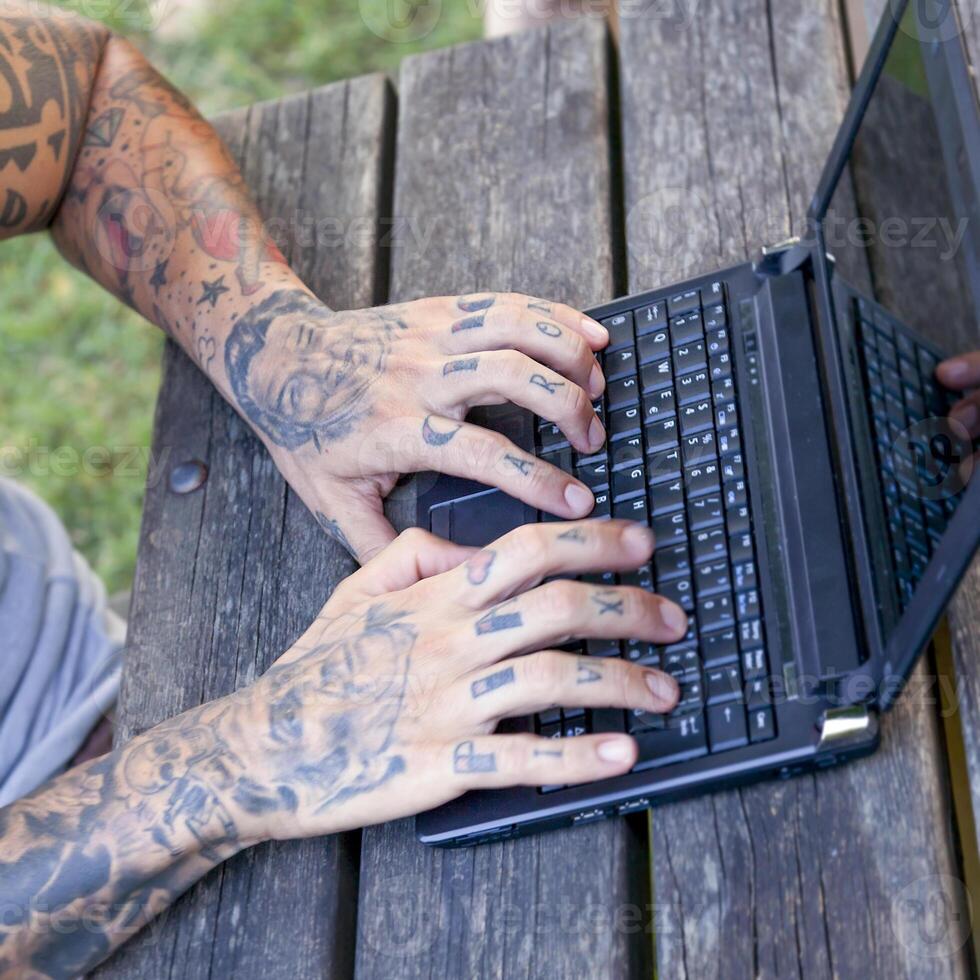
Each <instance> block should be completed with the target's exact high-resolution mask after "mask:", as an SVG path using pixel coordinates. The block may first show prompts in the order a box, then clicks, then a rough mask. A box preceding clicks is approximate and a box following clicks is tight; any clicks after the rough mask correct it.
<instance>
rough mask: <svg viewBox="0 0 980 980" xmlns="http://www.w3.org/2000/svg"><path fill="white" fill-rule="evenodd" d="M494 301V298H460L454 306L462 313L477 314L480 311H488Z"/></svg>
mask: <svg viewBox="0 0 980 980" xmlns="http://www.w3.org/2000/svg"><path fill="white" fill-rule="evenodd" d="M494 301H495V297H494V296H460V297H459V299H457V300H456V305H457V306H458V307H459V309H460V310H461V311H462V312H463V313H479V312H480V310H489V309H490V307H491V306H493V304H494Z"/></svg>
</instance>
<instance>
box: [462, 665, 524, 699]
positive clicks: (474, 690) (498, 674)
mask: <svg viewBox="0 0 980 980" xmlns="http://www.w3.org/2000/svg"><path fill="white" fill-rule="evenodd" d="M513 683H514V668H513V667H504V669H503V670H498V671H495V672H494V673H492V674H488V675H487V676H486V677H480V678H478V679H477V680H475V681H473V683H472V684H470V694H471V695H472V696H473V697H474V698H480V697H483V695H484V694H489V693H490V692H491V691H496V690H497V688H498V687H503V686H504V685H505V684H513Z"/></svg>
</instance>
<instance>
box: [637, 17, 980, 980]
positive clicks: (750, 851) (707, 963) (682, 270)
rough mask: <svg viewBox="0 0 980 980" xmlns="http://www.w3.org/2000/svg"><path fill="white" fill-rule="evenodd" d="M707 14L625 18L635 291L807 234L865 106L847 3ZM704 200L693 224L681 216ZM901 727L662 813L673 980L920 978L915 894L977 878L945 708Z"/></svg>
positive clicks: (657, 834)
mask: <svg viewBox="0 0 980 980" xmlns="http://www.w3.org/2000/svg"><path fill="white" fill-rule="evenodd" d="M698 12H699V16H698V19H697V20H696V21H695V22H694V23H693V24H691V25H689V26H688V25H679V24H678V23H677V22H672V21H670V20H664V19H656V18H650V17H644V16H643V15H642V14H640V15H638V16H635V17H631V18H627V17H626V16H623V17H622V19H621V44H622V68H621V79H622V80H623V86H622V101H623V122H624V150H625V164H624V167H625V204H626V213H627V246H628V248H629V255H630V288H631V289H633V290H638V289H643V288H650V287H653V286H656V285H660V284H666V283H669V282H670V281H672V280H676V279H678V278H680V277H682V276H684V275H689V274H691V273H694V272H707V271H709V270H710V269H712V268H713V267H719V266H721V265H722V264H725V263H727V262H732V261H739V260H743V259H745V258H747V257H749V256H751V255H752V254H754V253H755V252H756V250H757V249H758V248H759V247H760V246H761V245H763V244H765V243H766V242H770V241H777V240H779V239H782V238H784V237H786V235H787V234H788V233H789V232H790V231H791V229H793V228H794V227H796V228H798V227H799V221H800V219H801V217H802V215H803V213H804V211H805V208H806V205H807V203H808V201H809V196H810V193H811V191H812V189H813V187H814V186H815V182H816V175H817V173H818V171H819V168H820V166H821V164H822V161H823V159H824V156H825V154H826V152H827V149H828V148H829V145H830V139H831V137H832V135H833V132H834V129H835V128H836V125H837V122H838V120H839V119H840V116H841V113H842V111H843V108H844V105H845V102H846V95H847V87H848V86H847V78H846V71H845V59H844V55H843V42H842V36H841V31H840V24H839V7H838V4H837V3H835V2H832V0H822V2H819V3H805V2H803V0H787V2H780V3H778V4H777V3H772V2H769V3H766V2H764V0H738V2H736V0H713V2H710V3H705V4H701V5H700V6H699V8H698ZM685 195H689V196H690V200H693V201H694V202H696V206H695V207H694V208H693V209H690V210H688V220H687V224H686V226H684V225H680V226H678V225H677V224H671V223H670V222H669V221H664V220H663V219H662V218H661V215H662V213H663V207H664V205H665V204H666V205H674V206H675V208H676V206H677V205H680V207H683V206H684V202H685ZM681 213H682V212H681V211H680V210H677V209H675V211H674V212H673V215H672V218H675V219H676V218H677V217H678V215H679V214H681ZM658 219H660V221H659V223H654V222H656V221H657V220H658ZM678 227H681V228H682V229H683V230H682V231H680V232H678V231H677V228H678ZM661 229H665V230H664V231H661ZM883 727H884V735H883V747H882V749H881V750H880V752H879V753H878V754H877V755H876V756H875V757H873V758H871V759H868V760H864V761H862V762H859V763H854V764H852V765H849V766H845V767H842V768H840V769H838V770H835V771H832V772H827V773H824V774H821V775H820V776H819V777H807V778H803V779H796V780H792V781H790V782H788V783H785V784H779V785H773V784H767V785H762V786H758V787H752V788H749V789H746V790H741V791H733V792H726V793H718V794H714V795H712V796H710V797H705V798H702V799H699V800H696V801H693V802H690V803H685V804H679V805H674V806H669V807H665V808H662V809H660V810H657V811H654V813H653V816H652V823H653V832H654V859H655V868H654V871H655V880H654V893H655V895H656V903H657V927H658V928H657V959H658V966H659V970H660V974H661V975H662V976H669V977H676V976H691V977H697V978H698V980H702V978H706V977H728V976H749V975H762V976H787V975H802V974H806V975H808V976H810V975H813V976H822V975H827V976H830V975H834V976H857V975H865V974H870V975H873V976H913V975H918V974H919V973H920V971H921V969H922V962H923V961H922V959H921V958H920V957H921V955H922V952H923V950H922V946H921V938H922V937H921V936H920V935H919V934H918V933H917V932H916V930H917V928H918V927H919V926H920V925H921V923H920V922H918V921H917V920H916V919H915V916H914V915H912V916H911V917H910V915H909V906H907V904H906V902H905V899H907V898H912V899H921V898H922V897H923V893H926V894H930V896H931V897H937V892H936V891H935V889H934V888H932V886H931V883H934V882H936V881H941V880H942V879H941V878H940V877H938V876H942V875H950V876H955V875H957V873H958V869H957V864H956V858H955V847H954V835H953V832H952V829H951V827H950V803H949V793H948V787H947V785H946V779H945V776H946V773H945V760H944V757H943V752H942V740H941V736H940V733H939V729H938V725H937V718H936V713H935V707H934V705H931V704H922V703H918V704H913V703H909V702H903V703H902V704H901V705H900V706H899V707H898V708H896V710H895V711H893V712H892V714H891V716H889V717H888V718H887V719H886V720H885V724H884V726H883ZM945 952H947V955H944V956H940V957H938V958H934V959H930V960H929V963H928V971H929V974H930V976H935V977H942V976H962V975H965V974H966V972H967V965H966V961H965V959H964V956H963V954H962V951H961V950H957V949H952V950H948V951H945Z"/></svg>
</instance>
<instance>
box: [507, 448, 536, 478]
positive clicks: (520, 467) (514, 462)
mask: <svg viewBox="0 0 980 980" xmlns="http://www.w3.org/2000/svg"><path fill="white" fill-rule="evenodd" d="M504 459H506V460H507V462H508V463H510V465H511V466H513V467H514V469H515V470H517V471H518V472H519V473H520V474H521V476H527V475H528V473H530V472H531V467H533V466H534V464H533V463H532V462H531V461H530V460H529V459H521V458H520V456H514V455H513V454H511V453H505V454H504Z"/></svg>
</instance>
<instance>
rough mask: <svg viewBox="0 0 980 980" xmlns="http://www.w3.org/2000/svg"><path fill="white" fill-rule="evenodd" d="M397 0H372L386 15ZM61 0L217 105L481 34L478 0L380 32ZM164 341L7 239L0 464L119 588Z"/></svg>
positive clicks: (249, 11)
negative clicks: (392, 35)
mask: <svg viewBox="0 0 980 980" xmlns="http://www.w3.org/2000/svg"><path fill="white" fill-rule="evenodd" d="M161 2H162V8H158V9H164V10H165V9H166V7H167V6H168V2H167V0H161ZM389 2H390V0H361V4H363V9H364V10H365V11H367V13H368V17H369V19H370V20H371V22H372V23H375V24H376V23H377V22H378V21H377V18H378V16H379V15H380V12H381V11H383V10H384V9H386V5H387V4H388V3H389ZM58 5H59V6H63V7H69V8H72V9H76V10H80V11H84V10H86V9H89V8H94V9H92V11H91V12H92V13H97V12H98V11H99V10H106V11H111V10H113V9H116V10H117V11H119V13H117V14H116V16H112V15H111V13H110V14H109V15H107V16H105V17H104V18H103V19H104V20H105V21H106V22H107V23H109V24H110V26H112V27H113V28H115V29H117V30H119V31H120V32H121V33H126V34H128V35H129V36H131V37H132V38H133V40H134V41H135V42H136V43H137V44H139V45H140V46H141V47H142V48H143V50H144V51H145V52H146V53H147V55H148V56H149V57H150V58H151V60H152V61H153V62H154V63H155V64H156V65H157V67H158V68H160V70H161V71H163V72H164V74H166V75H167V76H168V77H169V78H170V79H171V81H173V82H174V83H175V84H176V85H177V86H178V87H179V88H181V89H182V90H183V91H185V92H186V93H187V94H188V95H189V96H190V97H191V98H192V99H194V100H195V102H197V104H198V105H199V106H200V108H201V110H202V111H203V112H205V113H206V114H207V113H216V112H219V111H221V110H222V109H227V108H231V107H232V106H236V105H243V104H246V103H248V102H253V101H255V100H258V99H269V98H276V97H278V96H281V95H285V94H287V93H289V92H295V91H301V90H303V89H306V88H310V87H313V86H315V85H322V84H325V83H327V82H330V81H335V80H337V79H340V78H347V77H350V76H353V75H358V74H363V73H364V72H368V71H394V70H395V69H396V68H397V66H398V63H399V62H400V61H401V59H402V58H403V57H404V56H405V55H406V54H409V53H412V52H415V51H419V50H423V49H429V48H433V47H441V46H444V45H447V44H452V43H455V42H457V41H464V40H471V39H474V38H476V37H478V36H479V34H480V22H479V18H478V16H477V13H476V6H475V3H474V0H443V3H442V10H441V14H440V16H439V17H438V19H437V21H436V22H435V24H434V26H433V28H432V30H431V32H429V33H428V34H427V35H426V36H425V37H423V38H419V39H416V40H413V41H410V42H407V43H391V42H390V41H385V40H382V39H381V38H379V37H378V36H377V35H376V34H375V33H372V31H371V30H370V29H369V27H368V26H367V24H366V23H365V20H364V18H362V16H361V9H362V7H361V6H360V5H359V3H358V0H326V2H324V0H212V2H211V3H209V4H206V5H205V4H200V6H201V7H206V10H205V12H200V11H199V10H195V13H194V17H193V20H192V22H191V25H190V27H189V28H188V29H185V30H184V31H183V32H181V33H179V34H170V33H167V32H166V31H164V32H162V33H163V34H164V35H165V37H164V36H159V35H157V34H156V33H153V32H151V31H149V30H146V27H147V24H148V23H149V21H148V20H147V19H146V18H145V17H144V16H140V13H139V10H138V9H137V11H136V16H134V6H133V5H132V4H124V3H113V2H111V0H107V2H106V3H104V4H91V5H87V4H83V3H81V0H69V2H62V3H60V4H58ZM151 9H152V8H151ZM165 26H166V25H165ZM161 348H162V339H161V336H160V334H159V332H158V331H157V330H156V329H155V328H153V327H150V326H149V325H148V324H146V323H145V322H144V321H143V320H141V319H140V317H138V316H136V315H135V314H134V313H132V312H130V311H128V310H126V309H125V308H124V307H122V306H121V305H120V304H119V303H118V302H117V301H116V300H114V299H113V298H112V297H111V296H109V295H108V294H106V293H104V292H103V291H102V290H101V289H100V288H99V287H98V286H96V285H94V284H93V283H92V282H90V281H89V280H88V279H86V278H85V277H84V276H82V275H81V274H80V273H78V272H76V271H75V270H73V269H72V268H70V267H69V266H68V265H67V263H65V262H64V261H63V260H62V259H61V258H60V257H59V256H58V254H57V252H56V251H55V249H54V247H53V246H52V245H51V243H50V241H49V240H48V239H47V237H46V236H43V235H34V236H30V237H27V238H23V239H17V240H14V241H9V242H4V243H2V244H0V419H2V420H3V423H2V424H3V429H2V432H3V435H2V438H0V474H2V475H5V476H11V477H14V478H16V479H18V480H20V481H22V482H23V483H25V484H26V485H28V486H30V487H31V488H33V489H34V490H35V491H36V492H37V493H38V494H40V496H42V497H43V498H44V499H45V500H47V501H48V502H49V503H50V504H51V505H52V506H53V507H54V509H55V510H56V511H57V512H58V514H59V515H60V516H61V518H62V520H63V521H64V522H65V524H66V526H67V527H68V529H69V531H70V533H71V535H72V539H73V540H74V542H75V545H76V547H77V548H78V549H79V551H81V552H82V554H84V555H85V557H86V558H87V559H88V560H89V562H91V564H92V565H93V567H94V568H95V569H96V570H97V571H98V572H99V573H100V575H101V576H102V578H103V580H104V581H105V583H106V586H107V588H108V589H109V590H110V592H115V591H118V590H121V589H125V588H128V586H129V584H130V582H131V580H132V573H133V567H134V564H135V560H136V544H137V536H138V533H139V520H140V509H141V506H142V499H143V487H144V482H145V476H146V460H147V457H148V453H149V446H150V432H151V423H152V416H153V405H154V403H155V400H156V393H157V388H158V385H159V375H160V372H159V365H160V351H161ZM55 451H57V454H56V455H55ZM134 451H135V453H136V454H137V459H138V460H139V465H138V466H136V467H135V469H134V467H133V466H132V465H131V457H132V453H133V452H134Z"/></svg>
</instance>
